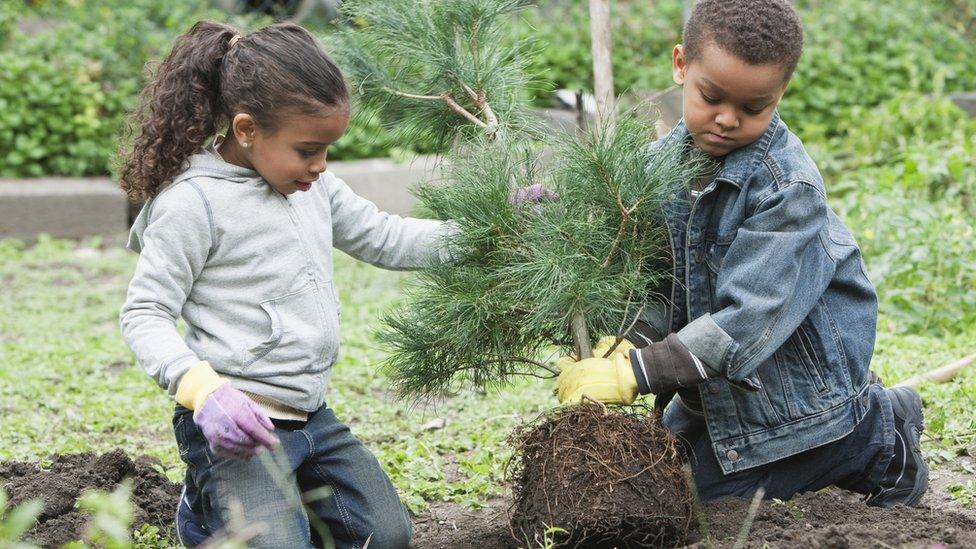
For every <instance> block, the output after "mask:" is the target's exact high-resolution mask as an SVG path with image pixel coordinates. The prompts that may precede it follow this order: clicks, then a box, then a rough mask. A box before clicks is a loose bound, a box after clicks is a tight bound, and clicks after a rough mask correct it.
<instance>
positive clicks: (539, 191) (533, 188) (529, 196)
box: [508, 183, 559, 207]
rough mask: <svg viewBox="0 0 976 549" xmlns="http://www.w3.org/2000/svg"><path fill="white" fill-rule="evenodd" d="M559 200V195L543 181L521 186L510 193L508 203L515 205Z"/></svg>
mask: <svg viewBox="0 0 976 549" xmlns="http://www.w3.org/2000/svg"><path fill="white" fill-rule="evenodd" d="M557 200H559V195H558V194H556V193H555V192H553V191H550V190H549V189H547V188H546V186H545V185H543V184H542V183H536V184H534V185H527V186H525V187H520V188H518V189H515V190H514V191H512V192H511V193H510V194H509V195H508V203H509V204H510V205H512V206H515V207H518V206H521V205H523V204H539V203H542V202H556V201H557Z"/></svg>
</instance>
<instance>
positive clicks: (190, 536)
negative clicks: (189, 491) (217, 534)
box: [176, 486, 210, 547]
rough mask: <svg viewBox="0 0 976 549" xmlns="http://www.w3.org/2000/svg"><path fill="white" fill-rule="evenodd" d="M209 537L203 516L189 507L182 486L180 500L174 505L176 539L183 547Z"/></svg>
mask: <svg viewBox="0 0 976 549" xmlns="http://www.w3.org/2000/svg"><path fill="white" fill-rule="evenodd" d="M209 537H210V532H208V531H207V528H206V527H205V526H204V525H203V517H202V516H200V515H198V514H197V513H194V512H193V509H190V502H189V501H188V500H187V499H186V486H184V487H183V491H181V492H180V502H179V503H178V504H177V505H176V541H178V542H179V543H180V545H183V546H185V547H196V546H197V545H200V544H201V543H203V542H205V541H207V538H209Z"/></svg>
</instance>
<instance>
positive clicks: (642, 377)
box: [630, 349, 651, 395]
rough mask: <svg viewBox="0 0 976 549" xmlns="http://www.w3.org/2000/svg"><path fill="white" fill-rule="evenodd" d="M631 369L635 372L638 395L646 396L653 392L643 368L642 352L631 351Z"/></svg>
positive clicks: (637, 350)
mask: <svg viewBox="0 0 976 549" xmlns="http://www.w3.org/2000/svg"><path fill="white" fill-rule="evenodd" d="M630 367H631V369H632V370H634V377H635V378H636V379H637V393H638V394H642V395H646V394H649V393H650V392H651V386H650V385H648V383H647V375H646V374H645V373H644V368H643V367H642V366H641V359H640V350H639V349H631V350H630Z"/></svg>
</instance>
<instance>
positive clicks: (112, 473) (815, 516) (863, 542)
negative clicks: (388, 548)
mask: <svg viewBox="0 0 976 549" xmlns="http://www.w3.org/2000/svg"><path fill="white" fill-rule="evenodd" d="M963 459H965V460H966V461H967V463H969V462H971V460H968V458H963ZM156 465H157V462H156V461H155V460H154V459H152V458H149V457H146V456H141V457H138V458H135V459H132V458H130V457H128V456H127V455H125V454H124V453H123V452H122V451H114V452H110V453H107V454H102V455H96V454H73V455H61V456H51V458H50V459H49V460H45V464H44V466H41V464H40V463H39V462H4V463H0V481H2V485H3V487H4V489H5V490H6V491H7V493H8V494H9V495H10V497H11V501H12V502H13V503H14V504H17V503H20V502H23V501H26V500H28V499H33V498H41V499H43V501H44V512H43V514H42V515H41V518H40V522H39V524H38V525H37V526H36V527H35V528H34V529H33V530H31V532H30V534H29V537H30V538H31V539H32V540H34V541H35V542H37V543H38V544H40V545H42V546H44V547H57V546H59V545H60V544H62V543H65V542H67V541H70V540H73V539H78V538H79V537H81V536H82V535H83V533H84V528H85V525H86V523H87V520H88V517H87V516H85V515H84V514H82V513H80V512H79V511H77V510H76V509H75V508H74V504H75V501H76V500H77V498H78V496H79V495H80V494H81V493H82V491H83V490H84V489H86V488H98V489H101V490H111V489H113V488H114V487H115V486H117V485H118V483H119V482H121V481H122V479H124V478H126V477H131V478H132V479H133V480H134V491H133V503H134V505H135V525H136V526H138V525H141V524H143V523H148V524H153V525H155V526H158V527H159V528H160V529H161V531H162V532H164V533H170V534H171V533H172V526H173V512H174V510H175V508H176V502H177V498H178V497H179V490H180V487H179V485H177V484H173V483H171V482H169V481H168V480H167V479H166V477H165V476H164V475H163V474H161V473H160V472H159V471H157V469H156ZM950 465H962V463H958V464H956V463H954V464H950ZM969 478H971V475H969V474H967V473H965V472H961V470H960V471H957V470H954V469H953V468H951V467H948V466H944V467H942V468H940V469H937V470H934V471H933V472H932V477H931V485H930V490H929V493H928V494H926V496H925V498H924V499H923V501H922V506H921V507H919V508H916V509H910V508H904V507H899V508H895V509H876V508H871V507H867V506H865V505H864V504H863V503H862V502H861V500H860V498H859V497H858V496H856V495H854V494H850V493H846V492H843V491H841V490H830V491H822V492H818V493H813V494H804V495H802V496H799V497H797V498H796V499H794V500H793V501H792V502H787V503H777V502H763V503H762V504H761V505H760V507H759V511H758V513H757V514H756V516H755V521H754V523H753V525H752V528H751V530H750V532H749V535H748V537H747V542H746V544H745V547H833V548H859V547H865V548H866V547H924V548H932V547H940V548H941V547H976V510H974V509H971V508H965V507H962V506H961V505H959V504H958V503H957V502H955V501H954V500H952V498H951V497H950V496H949V495H948V494H947V492H946V487H947V486H949V485H951V484H956V483H964V482H966V481H967V480H968V479H969ZM749 504H750V502H748V501H739V500H726V501H721V502H716V503H710V504H706V505H704V506H701V507H699V508H698V509H697V510H696V518H697V523H698V525H697V527H695V528H693V529H692V531H691V533H690V536H689V539H687V540H686V544H687V545H686V546H687V547H701V548H704V547H715V548H723V547H732V546H734V545H735V542H736V539H737V537H738V535H739V531H740V530H741V528H742V524H743V522H744V519H745V517H746V516H747V514H748V508H749ZM511 505H512V501H511V499H510V498H509V497H499V498H495V499H492V500H490V501H489V502H488V504H487V506H486V507H484V508H481V509H470V508H468V507H465V506H462V505H458V504H454V503H450V502H434V503H432V504H431V506H430V509H429V510H428V511H427V512H425V513H423V514H422V515H421V516H418V517H415V519H414V544H413V546H414V547H417V548H422V549H448V548H450V549H455V548H469V547H472V548H477V549H510V548H515V547H518V544H517V542H515V541H514V540H513V538H512V536H511V533H510V531H509V516H508V510H509V508H510V506H511Z"/></svg>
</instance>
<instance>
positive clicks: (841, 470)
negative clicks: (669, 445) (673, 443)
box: [664, 385, 895, 501]
mask: <svg viewBox="0 0 976 549" xmlns="http://www.w3.org/2000/svg"><path fill="white" fill-rule="evenodd" d="M868 391H869V393H868V395H869V401H870V404H869V408H868V411H867V412H866V413H865V415H864V418H863V419H862V420H861V422H860V423H858V425H857V427H855V428H854V431H852V432H851V433H850V434H848V435H847V436H845V437H844V438H841V439H840V440H836V441H834V442H830V443H827V444H824V445H823V446H818V447H816V448H813V449H811V450H807V451H805V452H801V453H799V454H795V455H792V456H790V457H787V458H783V459H781V460H779V461H774V462H772V463H767V464H766V465H760V466H759V467H754V468H752V469H748V470H745V471H739V472H736V473H732V474H728V475H725V474H723V473H722V469H721V467H719V464H718V460H716V459H715V454H714V453H713V451H712V440H711V438H710V437H709V435H708V430H707V429H706V428H705V420H704V418H703V417H702V416H700V415H697V414H695V413H693V412H691V411H690V410H689V409H688V408H686V407H685V406H684V405H682V403H681V402H680V401H679V400H678V399H675V401H673V402H672V403H671V405H670V406H668V408H667V410H666V411H665V413H664V425H665V426H666V427H667V428H668V429H669V430H670V431H671V432H672V433H674V434H675V435H677V436H678V439H679V440H680V441H681V442H682V446H683V449H684V451H685V455H686V457H687V458H688V462H689V465H690V466H691V470H692V474H693V476H694V479H695V487H696V489H697V491H698V497H699V499H700V500H702V501H709V500H714V499H721V498H726V497H740V498H742V497H750V496H751V495H752V494H754V493H755V492H756V490H757V489H759V487H764V488H765V489H766V495H765V497H766V498H767V499H769V498H777V499H783V500H786V499H790V498H792V497H793V496H795V495H796V494H800V493H803V492H812V491H815V490H819V489H821V488H825V487H827V486H838V487H840V488H843V489H845V490H851V491H853V492H857V493H860V494H867V493H869V492H870V491H871V490H872V489H874V488H875V487H877V485H878V483H879V482H880V480H881V477H882V476H883V475H884V472H885V468H886V467H887V466H888V462H889V461H891V457H892V455H893V454H894V440H895V433H894V429H895V422H894V416H893V414H892V411H891V399H890V398H889V396H888V394H887V392H886V390H885V389H884V388H883V387H881V386H880V385H871V386H870V387H869V388H868ZM756 450H757V451H762V448H756Z"/></svg>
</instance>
